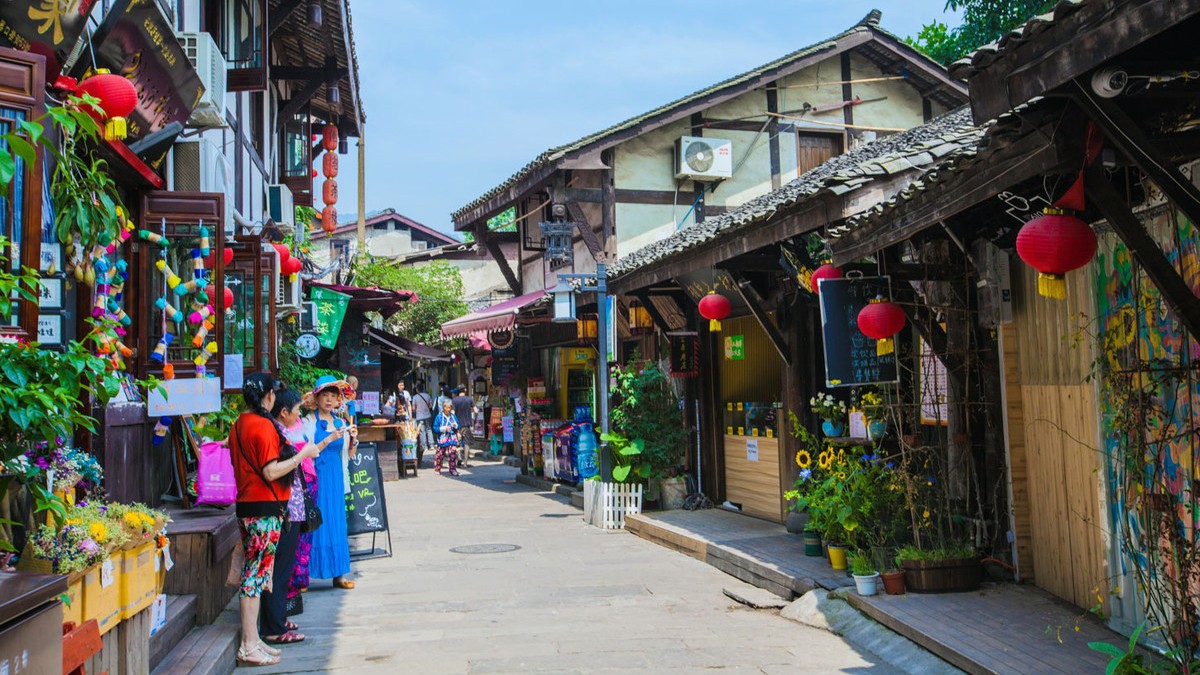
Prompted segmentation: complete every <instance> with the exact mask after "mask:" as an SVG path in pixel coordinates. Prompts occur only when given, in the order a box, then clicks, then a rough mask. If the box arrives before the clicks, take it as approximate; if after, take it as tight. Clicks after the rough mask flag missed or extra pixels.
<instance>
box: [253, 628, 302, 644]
mask: <svg viewBox="0 0 1200 675" xmlns="http://www.w3.org/2000/svg"><path fill="white" fill-rule="evenodd" d="M262 640H263V642H266V643H267V644H272V645H290V644H292V643H293V642H304V635H302V634H300V633H297V632H296V631H292V630H289V631H288V632H286V633H284V634H283V635H271V636H265V635H264V636H263V639H262Z"/></svg>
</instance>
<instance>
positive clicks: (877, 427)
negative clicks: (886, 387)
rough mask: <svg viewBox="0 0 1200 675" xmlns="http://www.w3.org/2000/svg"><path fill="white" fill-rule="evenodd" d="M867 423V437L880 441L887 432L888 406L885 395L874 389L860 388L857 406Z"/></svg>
mask: <svg viewBox="0 0 1200 675" xmlns="http://www.w3.org/2000/svg"><path fill="white" fill-rule="evenodd" d="M855 407H857V408H858V409H859V410H861V411H862V413H863V417H864V418H865V419H866V423H867V438H868V439H870V440H872V441H878V440H879V439H881V438H883V436H884V435H885V434H886V433H887V428H888V425H887V413H888V406H887V404H886V402H885V401H884V397H883V395H881V394H880V393H879V392H878V391H876V390H874V389H863V390H860V391H859V393H858V397H857V403H856V406H855Z"/></svg>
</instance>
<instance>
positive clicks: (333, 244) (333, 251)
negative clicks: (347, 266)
mask: <svg viewBox="0 0 1200 675" xmlns="http://www.w3.org/2000/svg"><path fill="white" fill-rule="evenodd" d="M335 260H340V261H342V262H343V263H346V262H349V260H350V242H349V241H347V240H345V239H330V240H329V262H333V261H335Z"/></svg>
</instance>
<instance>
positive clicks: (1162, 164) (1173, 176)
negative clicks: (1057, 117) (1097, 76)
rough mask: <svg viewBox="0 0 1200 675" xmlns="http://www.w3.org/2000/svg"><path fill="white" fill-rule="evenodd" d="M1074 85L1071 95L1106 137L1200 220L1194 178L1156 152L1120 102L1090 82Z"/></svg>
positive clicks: (1198, 192) (1193, 218)
mask: <svg viewBox="0 0 1200 675" xmlns="http://www.w3.org/2000/svg"><path fill="white" fill-rule="evenodd" d="M1071 86H1072V87H1073V88H1074V91H1073V92H1072V96H1071V97H1072V98H1073V99H1074V100H1075V102H1076V103H1077V104H1078V105H1079V107H1080V108H1082V109H1083V111H1084V112H1085V113H1086V114H1087V116H1088V117H1090V118H1091V119H1092V121H1094V122H1095V123H1096V124H1097V125H1098V126H1099V127H1100V128H1101V129H1102V130H1103V131H1104V136H1105V137H1106V138H1107V139H1108V140H1109V141H1110V142H1111V143H1112V144H1113V145H1115V146H1117V148H1119V149H1120V150H1121V152H1123V153H1125V155H1126V156H1127V157H1129V158H1130V159H1132V160H1133V161H1134V162H1135V163H1136V164H1137V165H1138V168H1140V169H1141V170H1142V171H1145V172H1146V174H1147V175H1148V176H1150V179H1151V180H1153V181H1154V183H1155V184H1156V185H1157V186H1158V187H1159V189H1161V190H1162V191H1163V193H1164V194H1166V195H1167V197H1169V198H1170V199H1171V201H1172V202H1174V204H1175V206H1176V207H1177V208H1178V209H1179V210H1180V211H1183V213H1184V214H1185V215H1186V216H1187V217H1188V218H1189V219H1190V220H1191V221H1192V222H1193V223H1200V190H1197V189H1196V185H1195V184H1194V183H1192V181H1191V179H1189V178H1188V177H1186V176H1184V175H1183V173H1182V172H1181V171H1180V170H1179V169H1177V168H1175V166H1174V165H1173V164H1171V163H1170V162H1169V161H1168V160H1167V159H1166V158H1164V157H1162V156H1160V155H1159V154H1158V152H1156V151H1155V149H1154V144H1153V142H1152V141H1151V140H1150V137H1149V136H1147V135H1146V134H1145V133H1143V132H1142V130H1141V129H1140V128H1139V127H1138V124H1137V122H1135V121H1134V120H1133V118H1131V117H1130V116H1129V115H1127V114H1126V113H1125V111H1124V110H1121V108H1120V107H1118V106H1117V104H1116V102H1114V101H1113V100H1112V99H1107V98H1100V97H1099V96H1097V95H1096V94H1095V93H1094V92H1093V91H1092V88H1091V86H1090V85H1089V84H1088V83H1086V82H1082V81H1080V80H1074V81H1072V83H1071Z"/></svg>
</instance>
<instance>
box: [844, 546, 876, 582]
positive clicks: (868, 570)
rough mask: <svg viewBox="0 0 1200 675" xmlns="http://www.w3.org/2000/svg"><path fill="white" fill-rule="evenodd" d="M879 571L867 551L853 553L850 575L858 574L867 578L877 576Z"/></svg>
mask: <svg viewBox="0 0 1200 675" xmlns="http://www.w3.org/2000/svg"><path fill="white" fill-rule="evenodd" d="M877 571H878V570H876V569H875V563H874V561H873V560H872V559H871V554H869V553H867V552H866V551H853V552H851V553H850V573H851V574H857V575H858V576H860V577H867V576H871V575H872V574H875V573H876V572H877Z"/></svg>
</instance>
